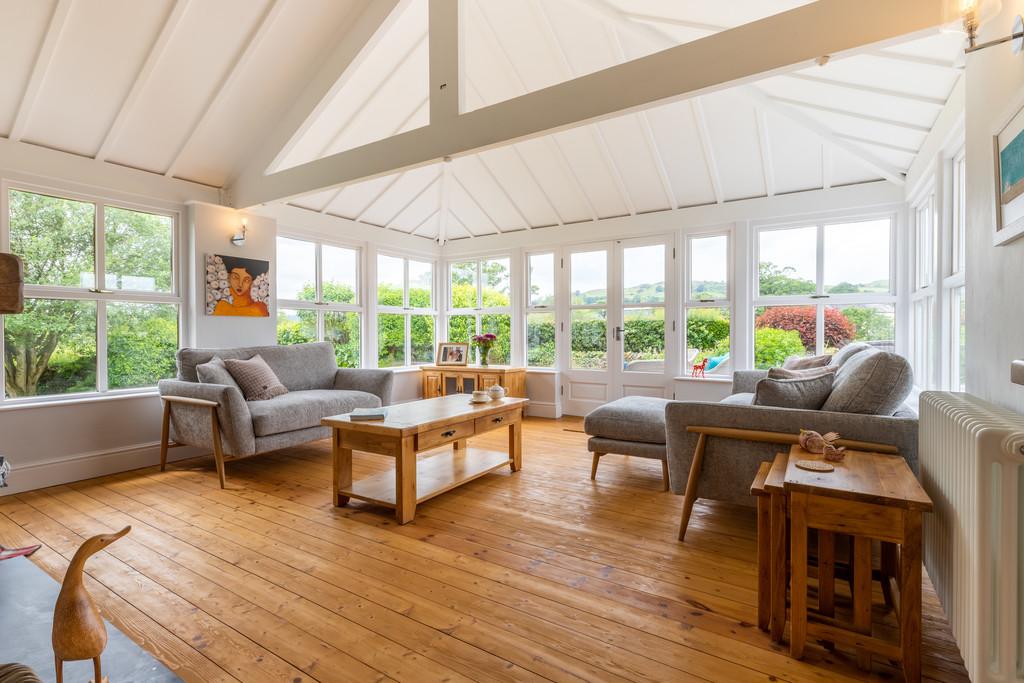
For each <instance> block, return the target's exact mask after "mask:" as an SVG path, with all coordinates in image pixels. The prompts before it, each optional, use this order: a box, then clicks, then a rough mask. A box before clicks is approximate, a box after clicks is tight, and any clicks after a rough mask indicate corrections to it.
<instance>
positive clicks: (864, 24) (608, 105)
mask: <svg viewBox="0 0 1024 683" xmlns="http://www.w3.org/2000/svg"><path fill="white" fill-rule="evenodd" d="M942 14H943V12H942V7H941V6H940V3H936V2H935V1H934V0H902V1H901V2H899V3H892V2H890V1H888V0H859V1H858V2H856V3H851V2H848V0H818V1H817V2H813V3H809V4H806V5H802V6H799V7H797V8H795V9H792V10H790V11H787V12H783V13H781V14H776V15H772V16H769V17H765V18H763V19H759V20H756V21H752V22H750V23H747V24H743V25H741V26H737V27H735V28H732V29H728V30H726V31H722V32H720V33H717V34H714V35H710V36H707V37H704V38H701V39H699V40H694V41H691V42H688V43H685V44H682V45H677V46H674V47H670V48H667V49H665V50H661V51H659V52H656V53H654V54H651V55H648V56H646V57H642V58H640V59H636V60H632V61H630V62H627V63H625V64H619V65H615V66H612V67H609V68H607V69H602V70H600V71H597V72H594V73H591V74H588V75H586V76H581V77H578V78H575V79H572V80H570V81H567V82H564V83H559V84H557V85H553V86H551V87H548V88H543V89H541V90H537V91H534V92H530V93H528V94H526V95H522V96H519V97H514V98H512V99H509V100H506V101H504V102H501V103H498V104H494V105H491V106H489V107H484V108H482V109H478V110H474V111H471V112H466V113H463V114H461V115H459V116H457V117H453V118H451V119H446V120H442V121H438V122H434V121H432V122H431V124H430V125H429V126H425V127H423V128H420V129H417V130H413V131H408V132H407V133H403V134H401V135H397V136H394V137H392V138H388V139H385V140H380V141H377V142H374V143H369V144H367V145H363V146H361V147H358V148H355V149H352V150H348V151H345V152H341V153H338V154H334V155H331V156H328V157H325V158H322V159H318V160H315V161H311V162H308V163H305V164H301V165H299V166H296V167H293V168H289V169H286V170H284V171H279V172H276V173H272V174H270V175H266V174H265V170H266V165H265V164H260V163H251V164H249V165H248V166H247V167H246V168H245V170H244V171H243V172H242V174H241V175H240V176H239V178H238V179H237V180H236V181H235V182H234V183H233V184H232V186H231V187H230V194H231V196H232V197H233V199H234V203H235V204H236V205H238V206H251V205H253V204H258V203H263V202H268V201H280V200H283V199H287V198H289V197H293V196H297V195H300V194H308V193H311V192H318V191H321V190H323V189H327V188H330V187H338V186H341V185H344V184H347V183H351V182H354V181H357V180H363V179H368V178H373V177H378V176H381V175H387V174H389V173H392V172H394V171H396V170H401V169H405V168H413V167H416V166H422V165H426V164H429V163H432V162H434V161H436V160H437V159H440V158H441V157H443V156H445V155H462V154H468V153H472V152H476V151H479V150H483V149H487V148H490V147H495V146H501V145H507V144H510V143H512V142H515V141H517V140H523V139H528V138H532V137H537V136H540V135H544V134H548V133H550V132H552V131H557V130H561V129H565V128H571V127H577V126H580V125H584V124H587V123H593V122H596V121H600V120H602V119H605V118H610V117H613V116H619V115H622V114H625V113H630V112H633V111H638V110H640V109H643V108H647V107H650V106H654V105H656V104H661V103H668V102H672V101H676V100H679V99H685V98H688V97H693V96H694V95H696V94H702V93H709V92H712V91H715V90H720V89H724V88H728V87H735V86H736V85H738V84H743V83H748V82H751V81H753V80H757V79H761V78H764V77H766V76H772V75H777V74H780V73H784V72H787V71H791V70H794V69H798V68H802V67H804V66H805V65H807V64H809V63H810V61H811V60H813V59H816V58H817V57H819V56H821V55H823V54H829V55H832V56H833V57H836V58H838V57H843V56H846V55H848V54H852V53H853V52H861V51H863V49H864V47H865V46H868V45H879V44H884V43H887V42H890V41H893V40H897V39H901V40H905V39H906V38H905V37H906V36H907V35H909V34H918V33H921V32H924V31H931V30H933V29H934V27H935V26H937V25H939V24H940V23H941V22H942V19H943V16H942ZM780 35H785V36H788V39H787V40H778V36H780ZM751 45H757V46H758V49H757V50H751V49H750V46H751ZM694 64H700V65H701V68H699V69H695V68H693V65H694Z"/></svg>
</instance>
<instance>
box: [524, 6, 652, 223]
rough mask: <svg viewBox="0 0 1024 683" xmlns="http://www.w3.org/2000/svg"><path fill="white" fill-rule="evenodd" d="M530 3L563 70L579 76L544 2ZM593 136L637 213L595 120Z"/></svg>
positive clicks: (631, 209) (630, 208) (629, 208)
mask: <svg viewBox="0 0 1024 683" xmlns="http://www.w3.org/2000/svg"><path fill="white" fill-rule="evenodd" d="M530 5H531V7H533V9H534V16H536V17H537V20H538V21H539V23H540V26H541V31H542V32H543V34H544V37H545V40H546V42H547V44H548V47H550V48H551V50H552V52H554V53H555V55H556V56H557V57H558V61H559V62H561V64H562V70H563V71H564V72H565V74H566V75H567V76H568V77H569V78H570V79H571V78H576V77H578V75H579V74H578V73H577V72H576V69H575V68H574V67H573V65H572V62H570V61H569V55H568V53H567V52H566V51H565V46H564V45H563V44H562V41H561V40H559V38H558V34H557V33H555V25H554V24H553V23H552V21H551V15H550V14H548V11H547V10H546V9H545V8H544V4H543V3H542V2H540V0H530ZM590 132H591V136H592V137H593V139H594V144H596V145H597V149H598V151H599V152H600V153H601V158H602V159H604V163H605V166H607V168H608V173H609V175H611V177H612V182H613V183H615V188H616V189H617V190H618V192H619V196H620V197H621V198H622V203H623V204H625V205H626V212H627V213H629V215H630V216H635V215H636V204H635V203H634V202H633V197H632V196H630V194H629V188H627V187H626V183H625V181H623V179H622V173H621V172H620V171H619V165H618V164H617V163H616V161H615V157H614V156H613V155H612V151H611V149H610V148H609V147H608V139H607V138H606V137H605V135H604V131H602V130H601V124H600V123H599V122H594V125H593V126H591V128H590Z"/></svg>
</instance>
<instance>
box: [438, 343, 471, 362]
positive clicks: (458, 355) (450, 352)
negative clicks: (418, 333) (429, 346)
mask: <svg viewBox="0 0 1024 683" xmlns="http://www.w3.org/2000/svg"><path fill="white" fill-rule="evenodd" d="M468 363H469V344H465V343H460V342H441V343H439V344H438V345H437V358H436V359H435V362H434V364H435V365H467V364H468Z"/></svg>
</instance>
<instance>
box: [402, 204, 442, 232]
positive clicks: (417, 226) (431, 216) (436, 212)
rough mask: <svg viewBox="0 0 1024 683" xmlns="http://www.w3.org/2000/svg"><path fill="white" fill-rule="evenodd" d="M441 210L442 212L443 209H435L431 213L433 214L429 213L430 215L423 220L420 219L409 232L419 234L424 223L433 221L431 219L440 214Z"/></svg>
mask: <svg viewBox="0 0 1024 683" xmlns="http://www.w3.org/2000/svg"><path fill="white" fill-rule="evenodd" d="M440 212H441V209H434V211H433V213H431V214H430V215H428V216H427V217H426V218H424V219H423V220H421V221H420V222H419V223H417V224H416V227H415V228H413V229H412V230H410V231H409V234H410V235H418V233H419V231H420V229H421V228H422V227H423V226H424V225H426V224H427V223H429V222H430V221H431V219H433V218H434V217H435V216H437V215H438V214H439V213H440Z"/></svg>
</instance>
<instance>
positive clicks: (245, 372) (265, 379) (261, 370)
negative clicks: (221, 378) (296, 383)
mask: <svg viewBox="0 0 1024 683" xmlns="http://www.w3.org/2000/svg"><path fill="white" fill-rule="evenodd" d="M224 365H226V366H227V369H228V372H230V373H231V376H232V377H234V378H235V381H236V382H238V387H239V388H240V389H241V390H242V395H243V396H245V400H246V401H269V400H270V399H272V398H274V397H275V396H280V395H281V394H287V393H288V389H286V388H285V386H284V385H283V384H281V380H279V379H278V378H277V375H275V374H274V371H273V370H271V369H270V366H269V365H267V361H265V360H263V357H262V356H260V355H258V354H257V355H255V356H253V357H252V358H250V359H249V360H242V359H241V358H228V359H227V360H226V361H224Z"/></svg>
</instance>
